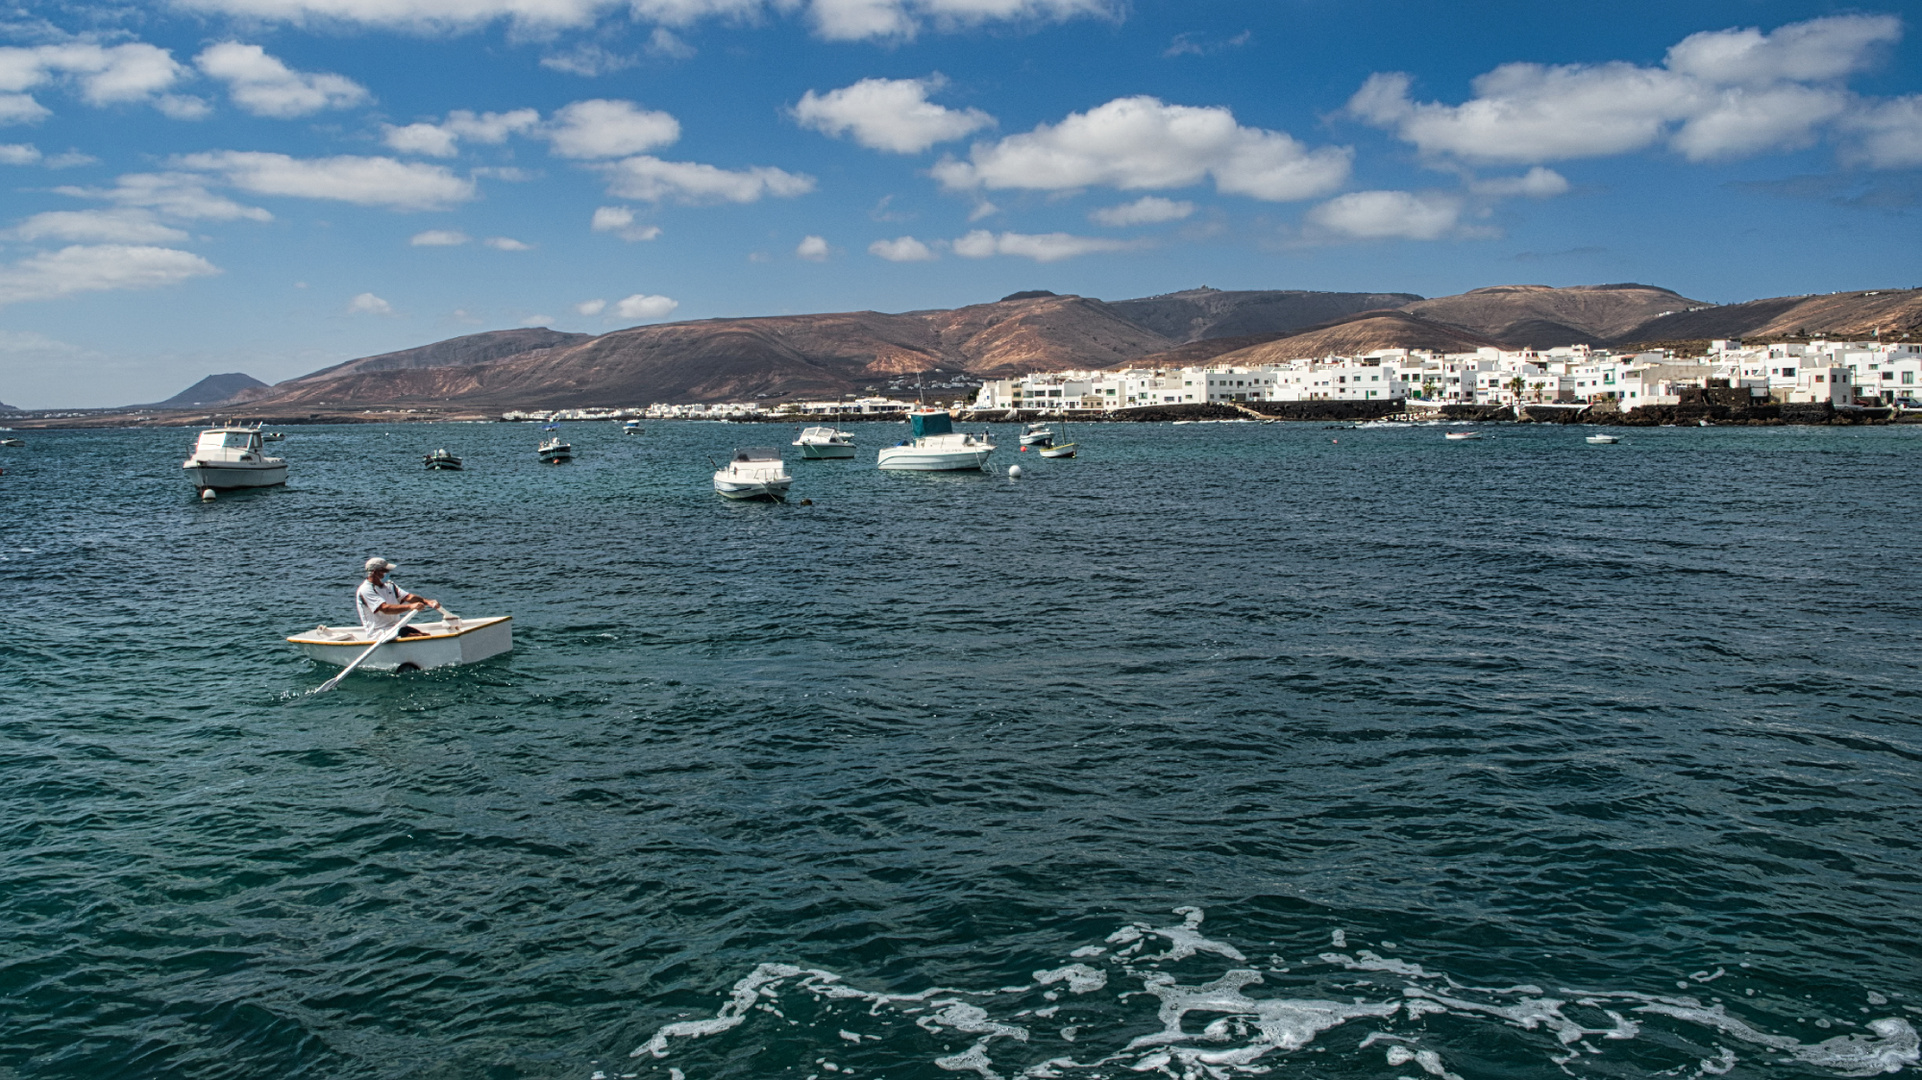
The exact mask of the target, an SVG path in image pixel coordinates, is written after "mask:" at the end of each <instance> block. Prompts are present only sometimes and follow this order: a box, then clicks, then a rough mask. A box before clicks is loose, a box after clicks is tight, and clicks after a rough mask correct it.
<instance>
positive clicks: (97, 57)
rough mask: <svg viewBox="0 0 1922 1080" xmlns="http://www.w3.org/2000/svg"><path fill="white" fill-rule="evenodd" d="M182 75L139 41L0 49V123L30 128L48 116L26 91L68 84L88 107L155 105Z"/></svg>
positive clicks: (163, 54) (160, 52) (167, 55)
mask: <svg viewBox="0 0 1922 1080" xmlns="http://www.w3.org/2000/svg"><path fill="white" fill-rule="evenodd" d="M185 74H186V69H185V68H184V67H182V66H181V65H180V63H179V62H178V61H176V60H174V58H173V54H172V53H171V52H168V51H167V50H166V49H162V48H159V47H157V46H153V45H148V44H145V43H143V42H130V43H128V44H124V45H114V46H102V45H95V44H91V43H88V42H79V41H73V42H66V43H62V44H58V45H38V46H35V47H33V48H13V47H8V48H0V123H31V122H33V121H36V120H38V119H40V118H41V117H44V116H47V115H49V112H48V110H47V108H46V107H45V106H43V105H41V104H40V103H39V102H37V101H35V100H34V99H33V98H32V97H31V96H30V95H28V94H27V93H26V92H27V91H28V90H32V89H34V88H36V87H40V86H45V85H48V84H51V83H56V82H59V83H70V84H72V85H73V86H75V87H76V88H77V89H78V90H79V92H80V99H81V100H82V101H84V102H86V103H87V104H89V105H94V106H106V105H122V104H129V103H137V102H145V103H148V104H156V105H157V104H161V95H162V94H163V93H164V91H166V90H167V89H168V88H170V87H172V86H173V85H174V83H176V82H179V81H180V79H181V78H182V77H183V76H184V75H185Z"/></svg>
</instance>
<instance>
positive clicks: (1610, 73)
mask: <svg viewBox="0 0 1922 1080" xmlns="http://www.w3.org/2000/svg"><path fill="white" fill-rule="evenodd" d="M1901 29H1902V27H1901V20H1899V19H1897V18H1895V17H1894V16H1888V15H1839V16H1831V17H1827V18H1820V19H1811V20H1809V21H1807V22H1801V23H1792V24H1789V25H1787V26H1783V27H1780V28H1778V29H1777V30H1775V31H1774V32H1773V33H1769V34H1764V33H1762V32H1761V31H1760V30H1756V29H1753V28H1749V29H1733V30H1717V31H1708V32H1704V33H1699V34H1693V35H1691V36H1689V37H1688V38H1686V39H1684V40H1683V41H1682V42H1680V43H1679V44H1677V45H1676V46H1675V47H1674V48H1672V49H1670V50H1669V51H1668V56H1667V58H1666V59H1665V61H1664V63H1663V65H1662V66H1660V67H1641V66H1638V65H1635V64H1630V63H1625V62H1620V61H1617V62H1612V63H1605V64H1565V65H1545V64H1532V63H1513V64H1504V65H1502V66H1500V67H1497V68H1495V69H1494V70H1493V71H1490V72H1487V73H1486V74H1483V75H1481V76H1479V77H1478V78H1476V79H1475V81H1474V83H1473V89H1474V96H1473V97H1472V98H1471V99H1469V100H1468V101H1466V102H1464V103H1462V104H1460V105H1445V104H1442V103H1440V102H1416V101H1414V100H1413V99H1412V98H1411V97H1410V96H1409V87H1410V79H1409V77H1408V76H1407V75H1405V74H1401V73H1379V74H1376V75H1373V76H1370V77H1369V79H1368V81H1367V82H1366V83H1364V84H1363V85H1362V88H1361V89H1360V90H1359V91H1357V92H1356V94H1355V96H1354V97H1353V98H1351V99H1350V100H1349V103H1348V111H1349V112H1350V113H1351V114H1353V115H1355V116H1357V117H1359V118H1361V119H1362V120H1365V121H1367V122H1368V123H1371V124H1374V125H1376V126H1379V127H1384V128H1389V129H1392V130H1394V131H1395V133H1396V134H1397V135H1399V136H1400V137H1401V138H1402V139H1403V140H1404V141H1406V142H1409V143H1411V144H1413V145H1414V146H1416V147H1418V148H1419V149H1420V150H1421V151H1422V152H1423V153H1424V154H1428V155H1448V156H1453V157H1457V158H1461V159H1464V160H1468V161H1482V162H1498V163H1514V164H1531V163H1537V162H1545V161H1557V160H1566V159H1572V158H1585V157H1607V156H1613V155H1617V154H1625V153H1631V152H1633V151H1637V150H1642V149H1646V148H1648V147H1651V146H1655V145H1658V144H1666V145H1667V146H1668V147H1669V148H1670V149H1672V150H1674V151H1676V152H1678V153H1680V154H1681V155H1682V156H1684V157H1686V158H1688V159H1689V160H1691V161H1707V160H1712V159H1718V158H1729V157H1738V156H1743V155H1750V154H1756V153H1761V152H1764V151H1768V150H1777V149H1795V148H1798V147H1802V146H1806V145H1808V144H1810V143H1811V142H1813V141H1814V140H1815V138H1816V137H1817V135H1818V133H1819V132H1820V130H1821V129H1822V128H1823V127H1824V126H1825V125H1828V124H1830V123H1832V122H1834V121H1836V120H1838V119H1841V118H1844V117H1845V116H1847V115H1848V114H1849V113H1850V112H1851V110H1854V111H1856V112H1858V113H1859V112H1861V111H1863V110H1864V109H1871V110H1872V108H1873V106H1872V105H1870V106H1860V105H1858V104H1857V103H1856V99H1854V98H1852V97H1851V96H1850V95H1849V94H1848V93H1847V91H1846V90H1844V89H1843V88H1842V87H1841V86H1840V85H1839V82H1838V80H1840V79H1842V78H1844V77H1845V76H1847V75H1850V74H1852V73H1855V72H1858V71H1860V70H1862V69H1863V68H1864V67H1866V66H1867V65H1868V64H1869V63H1871V62H1872V61H1873V60H1874V59H1875V57H1876V55H1877V54H1878V53H1879V52H1880V51H1881V49H1882V47H1883V46H1886V45H1888V44H1890V43H1892V42H1894V41H1895V40H1897V39H1898V38H1899V37H1900V36H1901Z"/></svg>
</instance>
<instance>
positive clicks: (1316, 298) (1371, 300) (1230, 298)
mask: <svg viewBox="0 0 1922 1080" xmlns="http://www.w3.org/2000/svg"><path fill="white" fill-rule="evenodd" d="M1420 299H1421V297H1419V296H1416V295H1415V294H1414V293H1343V292H1307V291H1304V290H1301V289H1287V290H1249V291H1241V292H1224V291H1222V290H1220V289H1208V288H1201V289H1188V290H1185V291H1183V292H1174V293H1164V294H1162V295H1160V296H1148V297H1143V298H1142V299H1139V300H1117V301H1115V302H1114V303H1112V304H1110V305H1109V306H1110V307H1112V308H1113V309H1114V310H1115V311H1117V312H1120V313H1121V315H1122V317H1124V318H1127V319H1130V320H1132V321H1134V322H1135V323H1138V324H1140V325H1141V326H1145V327H1147V328H1148V329H1150V330H1153V331H1154V332H1156V333H1158V334H1161V335H1162V336H1164V337H1169V338H1173V339H1174V340H1175V341H1177V342H1182V343H1186V342H1191V341H1202V340H1205V339H1209V338H1225V337H1248V336H1253V335H1257V334H1268V335H1273V336H1280V335H1282V334H1289V333H1293V332H1295V331H1298V330H1301V329H1303V328H1306V327H1310V326H1317V325H1320V324H1321V323H1325V322H1332V321H1334V320H1336V319H1339V318H1341V317H1343V316H1345V315H1353V314H1355V313H1356V312H1358V311H1371V310H1374V309H1376V308H1392V307H1401V306H1403V305H1405V304H1409V303H1413V302H1415V301H1418V300H1420Z"/></svg>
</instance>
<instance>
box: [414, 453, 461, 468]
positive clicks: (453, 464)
mask: <svg viewBox="0 0 1922 1080" xmlns="http://www.w3.org/2000/svg"><path fill="white" fill-rule="evenodd" d="M423 460H424V461H425V464H426V465H427V467H428V468H429V469H430V470H432V471H434V472H459V471H460V467H461V466H460V458H458V457H455V456H454V453H453V451H451V450H448V449H447V448H446V447H442V448H441V449H439V450H436V451H434V452H433V453H431V454H428V455H427V456H426V458H425V459H423Z"/></svg>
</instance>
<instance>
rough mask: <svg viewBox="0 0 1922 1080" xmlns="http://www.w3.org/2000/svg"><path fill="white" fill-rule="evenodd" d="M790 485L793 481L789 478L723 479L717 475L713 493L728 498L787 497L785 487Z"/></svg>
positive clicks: (792, 484)
mask: <svg viewBox="0 0 1922 1080" xmlns="http://www.w3.org/2000/svg"><path fill="white" fill-rule="evenodd" d="M792 486H794V481H793V480H792V479H791V478H789V479H781V480H723V479H722V478H720V477H718V476H717V477H715V478H714V491H715V493H716V494H718V495H721V496H723V497H724V498H729V499H784V498H786V497H787V489H788V488H790V487H792Z"/></svg>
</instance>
